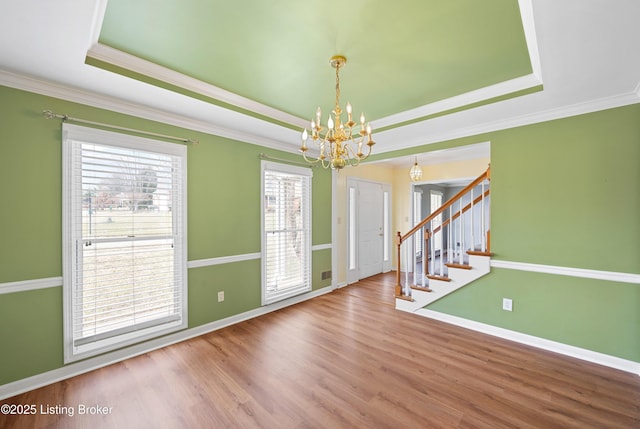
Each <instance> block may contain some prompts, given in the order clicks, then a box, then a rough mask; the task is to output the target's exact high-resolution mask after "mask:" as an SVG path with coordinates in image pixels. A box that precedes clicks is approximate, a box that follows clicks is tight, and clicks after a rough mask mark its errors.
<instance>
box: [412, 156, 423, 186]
mask: <svg viewBox="0 0 640 429" xmlns="http://www.w3.org/2000/svg"><path fill="white" fill-rule="evenodd" d="M409 177H411V181H412V182H418V181H419V180H420V179H422V168H420V166H419V165H418V157H417V156H416V161H415V163H414V164H413V167H411V170H409Z"/></svg>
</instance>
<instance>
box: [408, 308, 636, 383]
mask: <svg viewBox="0 0 640 429" xmlns="http://www.w3.org/2000/svg"><path fill="white" fill-rule="evenodd" d="M414 314H418V315H420V316H423V317H428V318H430V319H435V320H439V321H441V322H445V323H450V324H452V325H456V326H460V327H462V328H467V329H471V330H473V331H477V332H481V333H483V334H489V335H493V336H494V337H499V338H504V339H506V340H510V341H515V342H517V343H521V344H526V345H528V346H533V347H537V348H539V349H543V350H548V351H551V352H554V353H559V354H562V355H565V356H570V357H574V358H577V359H581V360H584V361H587V362H592V363H596V364H599V365H604V366H607V367H610V368H614V369H619V370H621V371H626V372H630V373H632V374H638V375H640V362H634V361H630V360H626V359H622V358H618V357H615V356H610V355H606V354H604V353H599V352H594V351H592V350H587V349H582V348H580V347H574V346H570V345H567V344H562V343H558V342H556V341H551V340H546V339H544V338H539V337H534V336H533V335H527V334H523V333H520V332H516V331H511V330H509V329H504V328H498V327H496V326H492V325H487V324H485V323H480V322H475V321H473V320H468V319H463V318H461V317H457V316H451V315H449V314H444V313H440V312H437V311H433V310H427V309H420V310H418V311H416V312H415V313H414Z"/></svg>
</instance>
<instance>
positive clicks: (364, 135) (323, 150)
mask: <svg viewBox="0 0 640 429" xmlns="http://www.w3.org/2000/svg"><path fill="white" fill-rule="evenodd" d="M346 63H347V59H346V58H345V57H343V56H341V55H336V56H334V57H331V60H330V61H329V64H331V67H333V68H335V69H336V105H335V107H334V108H333V111H332V112H331V113H333V118H332V117H331V114H329V119H328V120H327V130H326V131H325V132H324V135H322V131H324V128H323V127H322V126H321V125H320V121H321V117H322V111H321V110H320V107H318V109H317V110H316V117H315V119H312V120H311V138H312V139H313V141H314V142H315V144H316V145H317V146H318V149H319V150H320V154H319V155H318V157H317V158H315V159H313V158H309V157H308V156H307V151H308V150H309V148H308V147H307V140H308V139H309V133H308V132H307V129H306V128H305V129H304V131H303V132H302V146H300V152H302V156H303V157H304V159H305V161H307V162H308V163H310V164H317V163H321V164H322V167H324V168H329V167H331V168H332V169H334V170H340V169H342V168H344V167H346V166H347V165H352V166H356V165H358V164H360V161H362V160H363V159H367V158H368V157H369V155H370V154H371V148H372V147H373V145H374V144H376V143H375V142H374V141H373V139H372V138H371V124H369V123H367V124H366V125H365V117H364V113H363V114H361V115H360V131H359V133H357V134H354V133H353V131H354V130H353V127H354V126H356V125H357V123H356V122H355V121H354V120H353V118H352V108H351V103H347V105H346V110H347V122H346V123H343V122H342V118H341V115H342V109H341V108H340V68H341V67H342V66H344V65H345V64H346ZM365 140H366V145H367V146H368V149H367V153H366V155H365V154H364V153H363V152H362V145H363V144H365ZM356 145H357V149H355V148H354V146H356Z"/></svg>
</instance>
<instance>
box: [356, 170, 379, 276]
mask: <svg viewBox="0 0 640 429" xmlns="http://www.w3.org/2000/svg"><path fill="white" fill-rule="evenodd" d="M358 185H359V186H358V191H359V192H358V267H359V277H360V278H365V277H369V276H372V275H374V274H378V273H381V272H382V271H383V250H384V249H383V242H384V241H383V239H384V236H385V234H384V228H383V227H384V210H383V207H384V204H383V200H384V190H383V185H382V184H380V183H371V182H360V183H359V184H358Z"/></svg>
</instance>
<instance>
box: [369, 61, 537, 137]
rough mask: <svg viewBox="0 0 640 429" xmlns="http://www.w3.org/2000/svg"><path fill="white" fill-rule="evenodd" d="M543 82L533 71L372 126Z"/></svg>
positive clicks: (387, 117) (387, 118) (400, 121)
mask: <svg viewBox="0 0 640 429" xmlns="http://www.w3.org/2000/svg"><path fill="white" fill-rule="evenodd" d="M541 84H542V82H541V81H540V80H539V79H538V78H537V76H535V75H534V74H533V73H531V74H528V75H526V76H521V77H518V78H515V79H511V80H507V81H504V82H500V83H497V84H495V85H490V86H486V87H484V88H480V89H476V90H474V91H469V92H466V93H464V94H460V95H456V96H454V97H450V98H447V99H444V100H440V101H436V102H434V103H430V104H426V105H424V106H420V107H416V108H415V109H411V110H406V111H404V112H400V113H397V114H395V115H390V116H386V117H384V118H381V119H376V120H375V121H371V126H373V127H375V128H376V129H379V128H386V127H392V126H393V125H395V124H401V123H403V122H409V121H412V120H415V119H419V118H424V117H427V116H431V115H436V114H438V113H442V112H447V111H449V110H453V109H458V108H461V107H464V106H469V105H471V104H475V103H480V102H483V101H486V100H491V99H493V98H496V97H501V96H504V95H508V94H512V93H514V92H518V91H523V90H527V89H530V88H534V87H536V86H539V85H541Z"/></svg>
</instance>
